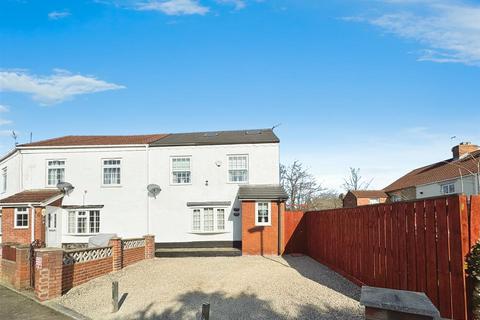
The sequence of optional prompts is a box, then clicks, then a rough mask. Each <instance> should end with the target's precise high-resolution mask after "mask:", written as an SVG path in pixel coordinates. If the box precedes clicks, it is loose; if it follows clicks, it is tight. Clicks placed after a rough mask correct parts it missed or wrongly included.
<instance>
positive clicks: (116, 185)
mask: <svg viewBox="0 0 480 320" xmlns="http://www.w3.org/2000/svg"><path fill="white" fill-rule="evenodd" d="M100 187H102V188H121V187H122V185H121V184H102V185H100Z"/></svg>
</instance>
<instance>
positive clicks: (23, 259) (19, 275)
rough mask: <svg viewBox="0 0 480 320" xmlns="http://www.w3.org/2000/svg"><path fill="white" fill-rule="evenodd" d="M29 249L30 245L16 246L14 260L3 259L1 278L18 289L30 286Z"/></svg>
mask: <svg viewBox="0 0 480 320" xmlns="http://www.w3.org/2000/svg"><path fill="white" fill-rule="evenodd" d="M29 251H30V249H29V248H28V247H25V246H23V247H18V248H16V252H15V259H14V261H10V260H7V259H2V260H1V265H2V267H1V270H2V273H1V279H2V280H3V281H6V282H8V283H10V284H11V285H13V286H14V287H15V288H17V289H24V288H28V287H29V286H30V260H29V259H28V256H29Z"/></svg>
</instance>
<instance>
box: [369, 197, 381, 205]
mask: <svg viewBox="0 0 480 320" xmlns="http://www.w3.org/2000/svg"><path fill="white" fill-rule="evenodd" d="M368 203H369V204H377V203H380V199H379V198H370V199H368Z"/></svg>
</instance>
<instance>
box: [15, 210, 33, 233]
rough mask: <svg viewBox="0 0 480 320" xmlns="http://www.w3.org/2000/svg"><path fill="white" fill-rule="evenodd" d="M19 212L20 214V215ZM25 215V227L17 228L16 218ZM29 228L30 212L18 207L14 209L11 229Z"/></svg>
mask: <svg viewBox="0 0 480 320" xmlns="http://www.w3.org/2000/svg"><path fill="white" fill-rule="evenodd" d="M19 209H25V211H23V210H22V211H19ZM20 212H21V213H20ZM19 215H27V225H26V226H18V216H19ZM29 227H30V210H29V208H28V207H18V208H15V212H14V217H13V228H14V229H28V228H29Z"/></svg>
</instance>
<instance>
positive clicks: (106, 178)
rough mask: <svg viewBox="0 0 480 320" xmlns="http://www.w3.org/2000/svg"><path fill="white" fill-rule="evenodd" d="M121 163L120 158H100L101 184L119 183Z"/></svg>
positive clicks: (112, 184)
mask: <svg viewBox="0 0 480 320" xmlns="http://www.w3.org/2000/svg"><path fill="white" fill-rule="evenodd" d="M121 163H122V161H121V160H120V159H103V160H102V176H103V180H102V184H103V185H104V186H119V185H120V184H121V181H122V180H121Z"/></svg>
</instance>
